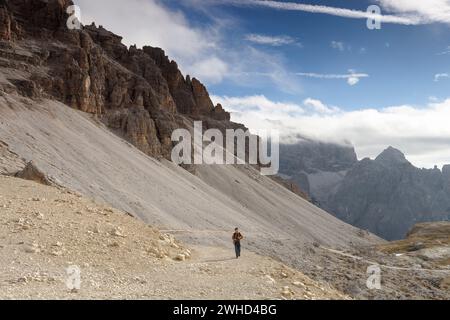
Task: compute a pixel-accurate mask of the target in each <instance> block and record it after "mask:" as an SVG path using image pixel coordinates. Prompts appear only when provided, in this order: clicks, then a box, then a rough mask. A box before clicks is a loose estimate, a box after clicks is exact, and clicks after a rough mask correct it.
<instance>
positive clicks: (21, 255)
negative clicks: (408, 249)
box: [0, 176, 347, 299]
mask: <svg viewBox="0 0 450 320" xmlns="http://www.w3.org/2000/svg"><path fill="white" fill-rule="evenodd" d="M0 235H1V236H0V299H205V298H208V299H345V298H347V297H346V296H345V295H343V294H341V293H339V292H337V291H336V290H334V289H332V288H330V287H329V285H324V284H319V283H317V282H315V281H312V280H311V279H310V278H308V277H306V276H305V275H303V274H301V273H300V272H298V271H295V270H293V269H291V268H289V267H286V266H285V265H283V264H281V263H279V262H276V261H274V260H273V259H270V258H267V257H263V256H260V255H257V254H255V253H252V252H249V251H247V250H245V251H244V252H243V257H242V259H240V260H236V259H233V250H232V248H229V249H224V248H220V247H202V246H195V247H193V248H190V249H188V248H186V247H185V246H184V245H183V244H181V243H180V242H178V241H176V240H175V239H174V238H173V237H171V236H170V235H167V234H164V233H161V232H160V231H158V230H157V229H155V228H153V227H151V226H148V225H146V224H144V223H143V222H141V221H139V220H138V219H135V218H132V217H130V216H128V215H126V214H125V213H123V212H120V211H118V210H116V209H112V208H110V207H108V206H105V205H102V204H98V203H95V202H94V201H92V200H89V199H86V198H83V197H81V196H80V195H77V194H74V193H72V192H69V191H67V190H65V189H62V188H59V189H58V188H55V187H47V186H43V185H38V184H37V183H34V182H30V181H25V180H21V179H16V178H9V177H3V176H0ZM180 254H183V255H184V257H186V259H185V260H184V261H183V258H180ZM178 259H181V260H180V261H178ZM72 265H76V266H78V267H79V268H80V271H81V287H80V290H76V291H71V290H69V288H68V287H67V286H66V280H67V278H68V275H67V274H66V268H67V267H69V266H72Z"/></svg>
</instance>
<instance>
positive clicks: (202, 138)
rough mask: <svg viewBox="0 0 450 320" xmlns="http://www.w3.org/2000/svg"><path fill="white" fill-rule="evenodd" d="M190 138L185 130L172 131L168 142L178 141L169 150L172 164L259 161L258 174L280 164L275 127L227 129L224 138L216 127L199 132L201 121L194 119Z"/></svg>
mask: <svg viewBox="0 0 450 320" xmlns="http://www.w3.org/2000/svg"><path fill="white" fill-rule="evenodd" d="M193 135H194V137H193V138H192V133H191V131H189V130H187V129H177V130H175V131H173V133H172V141H173V142H178V143H177V144H176V145H175V146H174V148H173V149H172V155H171V158H172V161H173V162H174V163H176V164H187V165H190V164H207V165H213V164H215V165H235V164H246V163H248V164H253V165H256V164H259V165H261V170H260V172H261V174H262V175H265V176H268V175H275V174H277V173H278V170H279V167H280V134H279V132H278V131H277V130H270V131H269V130H257V131H255V132H254V134H252V133H250V131H249V130H247V131H244V130H243V129H237V130H233V129H227V130H225V137H224V134H223V133H222V131H220V130H219V129H208V130H206V131H205V132H203V124H202V122H201V121H195V122H194V132H193Z"/></svg>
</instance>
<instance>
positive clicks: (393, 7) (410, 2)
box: [216, 0, 450, 25]
mask: <svg viewBox="0 0 450 320" xmlns="http://www.w3.org/2000/svg"><path fill="white" fill-rule="evenodd" d="M216 2H219V3H228V4H233V5H236V6H254V7H267V8H272V9H276V10H288V11H302V12H309V13H318V14H327V15H333V16H338V17H343V18H350V19H374V18H377V19H379V20H380V21H381V23H393V24H403V25H419V24H429V23H435V22H438V23H447V24H449V23H450V0H376V2H377V4H378V5H380V6H381V7H382V14H381V15H376V14H375V15H374V14H371V13H368V12H367V11H363V10H352V9H346V8H338V7H331V6H325V5H314V4H305V3H300V2H294V1H287V2H285V1H271V0H217V1H216ZM385 12H387V13H388V14H386V13H385Z"/></svg>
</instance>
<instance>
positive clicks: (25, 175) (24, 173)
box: [15, 161, 52, 186]
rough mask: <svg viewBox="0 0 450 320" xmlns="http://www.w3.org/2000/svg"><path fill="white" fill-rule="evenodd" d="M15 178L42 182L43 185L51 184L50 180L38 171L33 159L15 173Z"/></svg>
mask: <svg viewBox="0 0 450 320" xmlns="http://www.w3.org/2000/svg"><path fill="white" fill-rule="evenodd" d="M15 176H16V177H17V178H21V179H25V180H30V181H35V182H37V183H40V184H43V185H47V186H49V185H52V183H51V182H50V180H49V179H48V178H47V177H46V176H45V174H44V173H43V172H42V171H40V170H39V169H38V168H37V167H36V165H35V163H34V162H33V161H30V162H28V163H27V165H26V166H25V168H23V170H20V171H19V172H17V173H16V175H15Z"/></svg>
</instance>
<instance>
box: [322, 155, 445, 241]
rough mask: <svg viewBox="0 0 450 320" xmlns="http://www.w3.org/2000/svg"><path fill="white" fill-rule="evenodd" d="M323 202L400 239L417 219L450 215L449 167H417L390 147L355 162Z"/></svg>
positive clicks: (387, 236)
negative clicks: (334, 191) (335, 189)
mask: <svg viewBox="0 0 450 320" xmlns="http://www.w3.org/2000/svg"><path fill="white" fill-rule="evenodd" d="M324 207H325V208H328V209H329V210H330V211H332V212H333V213H334V214H335V215H336V216H337V217H339V218H340V219H342V220H344V221H346V222H348V223H351V224H353V225H356V226H358V227H360V228H363V229H368V230H370V231H372V232H374V233H376V234H378V235H380V236H382V237H383V238H385V239H389V240H392V239H400V238H403V237H404V236H406V234H407V232H408V230H410V229H411V227H412V226H413V225H415V224H416V223H418V222H424V221H441V220H449V219H450V175H449V170H448V167H444V170H443V171H441V170H439V169H438V168H434V169H419V168H416V167H414V166H413V165H412V164H411V163H410V162H408V161H407V160H406V158H405V156H404V155H403V153H401V152H400V151H399V150H396V149H394V148H392V147H389V148H388V149H386V150H385V151H383V152H382V153H381V154H380V155H379V156H378V157H377V158H376V159H375V160H370V159H364V160H362V161H360V162H359V163H358V164H356V165H355V166H354V167H353V168H352V169H351V170H350V171H349V172H348V173H347V175H346V176H345V178H344V180H343V181H342V183H341V185H340V186H339V188H338V189H337V191H336V193H335V194H334V195H333V196H332V197H331V199H330V200H329V202H328V203H326V204H325V206H324Z"/></svg>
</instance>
